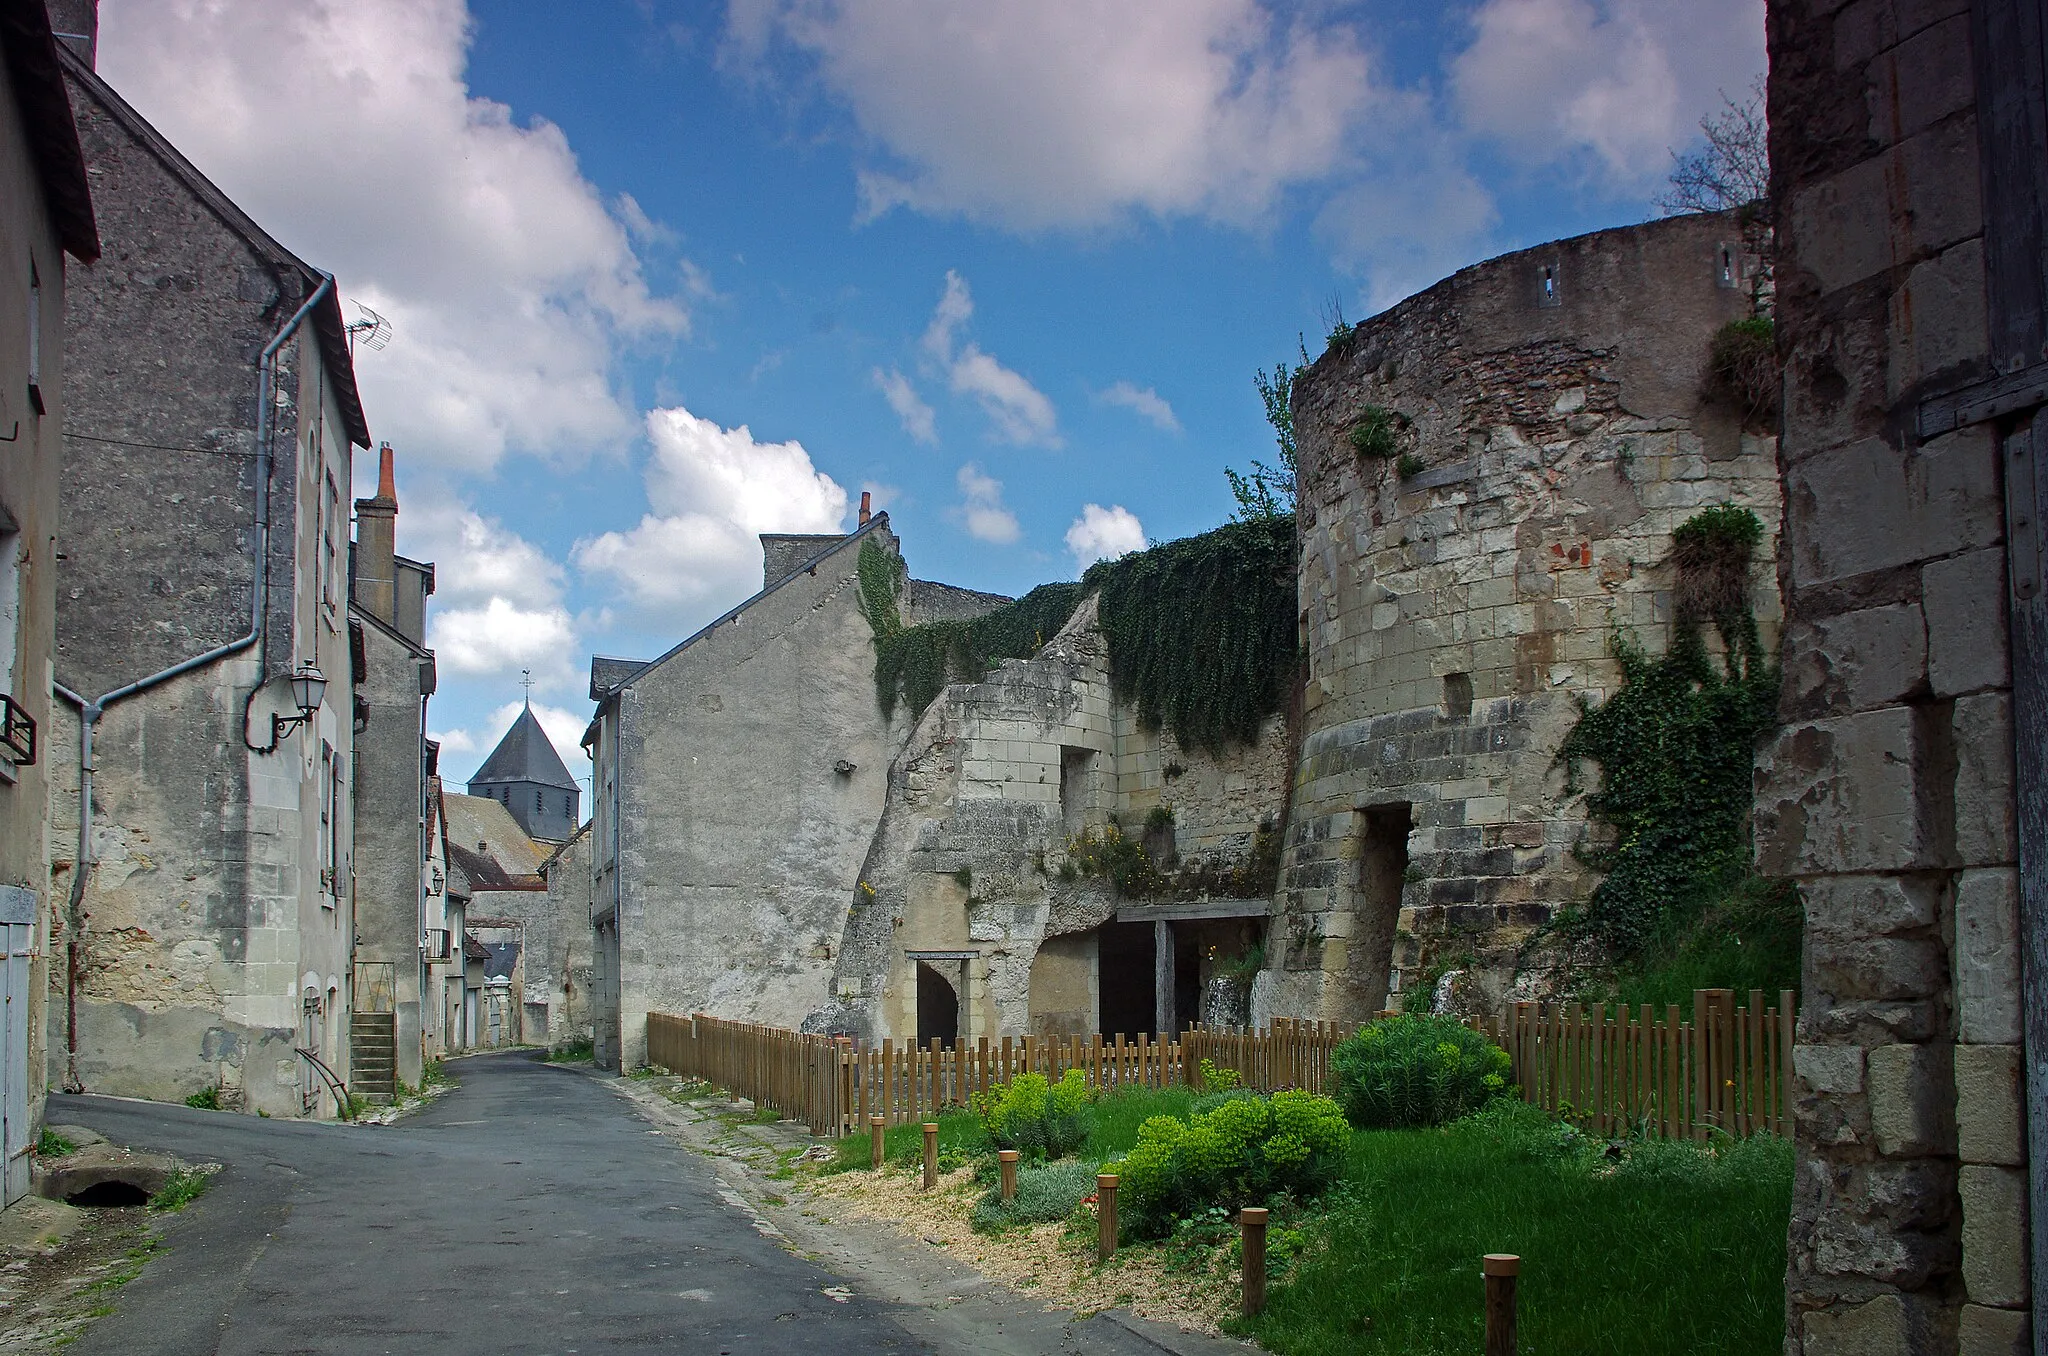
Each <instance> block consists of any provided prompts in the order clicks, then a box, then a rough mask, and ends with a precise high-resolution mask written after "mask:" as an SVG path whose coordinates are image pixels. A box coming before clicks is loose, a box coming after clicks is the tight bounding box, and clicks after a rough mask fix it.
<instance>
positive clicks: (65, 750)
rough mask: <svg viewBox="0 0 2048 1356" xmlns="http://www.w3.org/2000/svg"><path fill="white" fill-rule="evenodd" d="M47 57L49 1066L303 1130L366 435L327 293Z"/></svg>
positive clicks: (347, 885)
mask: <svg viewBox="0 0 2048 1356" xmlns="http://www.w3.org/2000/svg"><path fill="white" fill-rule="evenodd" d="M88 8H89V7H88ZM85 46H86V47H87V50H89V44H85ZM61 60H62V61H63V63H64V67H65V78H66V82H67V85H68V87H69V92H70V95H71V100H72V106H73V109H74V112H75V115H76V117H77V120H78V126H79V132H80V137H81V141H82V143H83V146H84V149H85V155H86V161H87V164H88V166H89V167H90V171H91V173H92V175H93V192H94V197H95V201H96V203H97V205H98V207H99V212H100V217H99V220H100V228H101V236H102V241H103V245H104V253H103V257H102V259H101V262H100V264H99V266H98V267H96V268H95V269H94V270H92V271H91V272H90V273H89V274H85V275H81V276H80V277H79V278H78V279H77V280H76V283H75V285H74V286H73V288H72V291H71V295H70V299H69V301H70V311H71V325H70V331H69V334H68V337H67V340H66V344H65V350H64V363H65V370H66V373H67V377H68V378H69V380H68V381H67V388H68V396H69V409H68V411H67V418H66V427H65V469H64V475H63V482H62V487H61V490H60V495H59V509H58V539H59V541H60V542H61V544H62V549H61V552H60V553H59V555H58V557H57V563H56V564H57V600H58V606H57V619H56V656H55V671H56V681H57V683H58V685H59V687H58V690H59V693H60V695H62V696H64V697H65V698H66V701H65V702H64V703H62V704H60V706H59V707H58V708H57V710H56V711H54V712H53V718H52V722H51V725H52V728H51V729H50V731H49V736H50V737H49V739H48V741H47V747H48V748H50V749H51V750H52V751H53V756H54V763H53V768H52V776H51V778H50V818H51V827H52V830H53V856H54V860H53V862H52V864H51V866H52V874H51V883H52V888H53V890H54V891H56V892H59V893H61V894H62V895H63V896H64V903H63V905H62V907H61V908H60V909H59V910H58V912H59V914H60V916H61V920H62V928H63V931H62V937H61V945H63V946H64V947H65V948H67V954H66V963H65V965H64V966H62V967H56V968H57V969H58V971H59V973H57V974H55V975H53V981H52V990H53V999H54V1001H55V1003H56V1005H57V1008H56V1010H57V1011H58V1012H59V1013H61V1014H62V1018H61V1021H60V1024H59V1028H58V1029H60V1030H62V1031H63V1032H64V1033H65V1037H64V1039H63V1040H62V1041H55V1042H52V1044H53V1047H54V1048H53V1049H52V1052H51V1058H50V1061H49V1063H50V1077H51V1079H52V1081H54V1082H58V1083H61V1084H63V1085H65V1086H68V1087H85V1088H89V1089H91V1090H93V1091H97V1092H108V1093H119V1094H126V1095H132V1096H140V1097H151V1098H159V1099H174V1100H175V1099H181V1098H184V1097H186V1096H188V1095H190V1094H192V1093H195V1092H199V1091H201V1090H202V1089H206V1088H217V1089H218V1090H219V1091H220V1095H221V1096H222V1098H223V1101H224V1102H225V1103H227V1104H229V1105H236V1106H240V1107H242V1108H243V1109H245V1110H248V1111H250V1112H256V1111H262V1112H265V1113H268V1114H270V1115H288V1116H300V1115H308V1114H328V1113H330V1112H331V1111H332V1110H333V1106H334V1100H333V1097H332V1095H331V1093H330V1092H329V1091H328V1083H327V1079H328V1077H329V1076H339V1077H341V1078H346V1077H347V1072H348V1060H349V1051H348V1032H349V1019H350V1012H351V1008H352V995H351V989H352V976H351V971H350V960H351V955H350V949H351V942H352V938H353V934H354V931H355V918H354V892H353V890H352V889H351V879H352V875H353V864H352V862H351V850H352V844H353V842H354V824H353V800H354V797H353V795H352V791H351V788H352V786H353V781H354V779H353V772H352V764H353V758H354V723H355V722H354V677H355V672H354V665H353V662H352V658H351V653H350V650H351V646H350V637H349V626H348V606H349V597H348V578H347V562H346V549H347V543H348V537H349V531H348V529H349V524H348V513H347V507H346V502H345V501H344V499H343V497H342V496H343V493H344V491H345V490H346V489H347V487H348V485H349V483H350V470H351V459H352V456H353V449H354V448H355V447H367V446H368V445H369V434H368V430H367V428H366V427H365V424H364V419H363V411H362V404H361V401H360V400H359V398H358V396H357V392H356V384H355V376H354V368H353V366H352V364H351V360H350V354H349V347H348V341H347V337H346V330H345V324H344V319H343V316H342V313H341V307H340V303H339V300H338V299H337V297H336V295H335V284H334V281H333V279H332V278H331V277H329V276H328V275H326V274H323V273H321V272H319V271H317V270H315V269H314V268H312V267H311V266H309V265H308V264H306V263H304V262H303V261H301V260H300V259H298V258H297V257H295V256H294V255H292V254H291V253H290V252H289V251H288V250H286V249H285V248H284V247H283V246H281V245H280V244H278V243H277V241H275V240H274V239H272V238H271V237H270V236H269V235H268V234H267V233H265V232H264V231H263V229H262V228H261V227H260V226H258V225H257V224H256V223H255V222H254V221H252V220H250V218H249V217H248V216H247V215H246V214H245V213H243V212H242V211H241V210H240V209H239V208H237V207H236V206H235V204H234V203H232V202H230V201H229V200H228V199H227V197H226V196H225V195H223V194H222V193H221V192H220V190H219V189H218V188H216V187H215V186H214V185H213V184H211V183H209V182H208V181H207V179H206V178H205V176H203V175H202V174H200V173H199V171H198V170H197V169H195V168H194V167H193V166H192V165H191V163H190V162H189V161H187V160H186V159H185V158H184V157H183V156H182V155H180V154H179V153H178V151H177V150H176V148H175V147H173V146H171V145H170V144H169V143H168V142H166V141H165V140H164V138H163V137H162V136H161V135H160V134H159V133H158V132H157V131H156V129H155V128H153V127H151V126H150V125H149V123H148V122H147V121H145V120H144V119H143V118H142V117H141V115H140V114H138V113H137V112H136V111H135V110H134V109H133V108H131V107H129V106H128V104H127V103H126V102H124V101H123V100H122V98H121V96H120V95H119V94H118V93H116V92H115V91H114V90H113V89H112V88H110V87H109V86H108V85H107V84H106V82H105V81H103V80H101V79H100V78H99V77H98V76H97V75H96V74H95V73H94V72H93V70H92V68H91V67H90V65H89V64H87V62H86V61H84V60H82V59H80V58H79V57H77V56H76V55H75V54H73V53H72V52H70V51H64V52H62V53H61ZM59 750H61V751H62V752H61V753H57V752H56V751H59ZM302 1051H303V1052H306V1053H304V1054H302V1053H300V1052H302ZM315 1061H317V1062H318V1063H317V1064H316V1062H315ZM322 1066H324V1067H325V1069H326V1070H327V1071H328V1072H326V1073H323V1072H322Z"/></svg>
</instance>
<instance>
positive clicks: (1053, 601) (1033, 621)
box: [859, 541, 1086, 716]
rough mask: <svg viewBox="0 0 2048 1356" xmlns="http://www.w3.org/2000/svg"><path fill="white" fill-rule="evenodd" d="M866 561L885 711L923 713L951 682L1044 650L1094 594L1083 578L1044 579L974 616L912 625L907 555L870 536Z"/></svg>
mask: <svg viewBox="0 0 2048 1356" xmlns="http://www.w3.org/2000/svg"><path fill="white" fill-rule="evenodd" d="M859 566H860V596H861V609H862V610H863V611H864V612H866V613H867V617H868V624H869V625H870V626H872V627H873V628H874V631H875V695H876V697H877V698H878V699H879V700H880V701H881V703H882V711H883V713H884V714H891V713H893V712H894V711H895V710H896V703H897V702H898V701H899V700H901V701H903V702H906V703H908V705H909V706H910V710H911V713H912V714H913V715H918V716H921V715H923V714H924V710H925V708H926V707H927V706H930V705H931V704H932V699H933V698H935V697H937V696H938V695H939V692H940V691H941V690H942V689H943V688H944V687H945V686H946V684H948V683H957V682H967V681H972V680H975V679H979V678H980V677H981V676H982V675H983V674H985V673H987V672H988V671H989V669H991V668H993V667H994V666H995V665H996V664H997V663H998V662H999V661H1001V660H1004V659H1022V658H1024V657H1025V656H1027V655H1031V654H1035V653H1037V652H1038V650H1039V649H1040V648H1041V647H1043V646H1044V644H1045V643H1046V642H1047V641H1048V640H1051V639H1052V638H1053V637H1054V636H1055V635H1057V634H1059V629H1060V628H1061V627H1062V626H1065V625H1066V624H1067V619H1068V618H1069V617H1071V616H1073V615H1074V609H1075V608H1076V607H1078V606H1080V604H1081V599H1082V598H1083V597H1084V596H1086V594H1085V591H1084V589H1083V587H1082V586H1081V585H1080V584H1041V585H1039V586H1038V587H1037V588H1035V589H1033V590H1031V592H1029V593H1027V594H1025V595H1024V596H1023V597H1022V598H1019V599H1017V600H1016V601H1015V602H1010V603H1004V604H1003V605H1002V606H1001V607H998V608H996V609H995V610H994V611H993V612H987V613H984V614H982V615H981V616H979V617H975V618H972V619H971V620H967V621H934V622H924V623H921V624H919V625H917V626H905V625H904V624H903V621H902V617H901V615H900V614H899V613H898V611H897V609H896V598H897V595H898V594H900V593H901V592H902V588H903V564H902V561H901V559H900V558H898V557H897V556H894V555H892V554H890V553H889V552H887V551H884V550H883V549H882V548H881V547H879V546H877V545H875V543H874V542H872V541H867V542H862V543H861V548H860V561H859Z"/></svg>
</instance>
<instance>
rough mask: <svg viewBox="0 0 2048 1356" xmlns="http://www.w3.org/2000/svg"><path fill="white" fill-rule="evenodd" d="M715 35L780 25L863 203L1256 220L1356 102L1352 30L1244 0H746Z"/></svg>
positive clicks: (1361, 63) (754, 40)
mask: <svg viewBox="0 0 2048 1356" xmlns="http://www.w3.org/2000/svg"><path fill="white" fill-rule="evenodd" d="M728 37H729V39H730V40H731V43H732V46H733V48H734V49H735V51H736V52H737V53H738V54H739V55H740V56H741V57H742V59H745V58H746V57H750V56H758V55H760V54H761V53H762V52H763V51H764V50H765V49H766V48H767V47H768V46H769V45H770V44H771V43H772V42H773V41H774V40H775V39H777V38H780V39H781V40H783V41H784V42H785V43H786V44H788V46H789V47H791V48H794V49H795V50H796V51H798V52H801V53H803V54H804V55H805V57H806V58H807V59H808V61H809V62H810V63H811V64H813V65H814V66H815V70H816V73H817V76H818V78H819V80H820V81H821V82H822V84H823V85H824V87H825V88H826V89H827V90H829V91H830V93H831V95H832V96H833V97H835V98H836V99H838V100H839V101H841V102H842V103H844V104H845V105H846V106H847V108H848V109H849V110H850V111H851V113H852V115H853V118H854V120H855V122H856V123H857V124H858V125H859V127H860V128H861V130H862V131H863V132H864V133H865V134H866V136H867V137H868V138H869V139H870V141H871V143H872V145H873V146H874V147H875V149H876V151H877V154H876V155H875V156H874V157H873V158H872V160H871V162H870V163H869V165H868V166H867V167H866V168H865V169H864V170H863V171H862V172H861V176H860V187H861V194H862V198H863V210H864V211H865V212H866V213H867V214H868V215H875V214H879V213H882V212H886V211H888V210H889V209H890V208H892V207H895V206H897V205H899V204H900V205H904V206H908V207H911V208H913V209H916V210H920V211H939V212H958V213H962V214H965V215H967V216H970V217H973V218H976V219H979V220H986V221H992V222H995V223H998V224H1001V225H1005V226H1009V227H1013V228H1018V229H1022V230H1027V231H1028V230H1036V229H1041V228H1045V227H1061V228H1068V227H1082V228H1087V227H1096V226H1102V225H1106V224H1112V223H1115V222H1117V221H1119V220H1121V219H1123V218H1125V217H1127V216H1128V215H1130V214H1131V213H1133V212H1145V213H1151V214H1154V215H1159V216H1169V215H1196V216H1205V217H1211V218H1216V219H1220V220H1225V221H1231V222H1246V221H1250V220H1254V219H1256V218H1258V217H1260V216H1261V215H1262V214H1264V213H1265V212H1266V210H1267V209H1268V208H1269V207H1270V206H1271V205H1272V204H1273V202H1274V201H1275V200H1276V199H1277V197H1278V196H1279V194H1280V193H1281V192H1282V191H1283V190H1284V189H1285V188H1286V187H1287V186H1288V185H1290V184H1293V183H1297V182H1301V181H1303V180H1308V179H1315V178H1319V177H1321V176H1322V175H1324V174H1326V173H1328V172H1329V171H1330V170H1331V169H1332V168H1333V167H1334V166H1335V165H1336V164H1338V163H1339V162H1340V161H1341V160H1342V158H1343V156H1344V154H1345V149H1346V148H1345V141H1346V134H1347V132H1348V131H1350V130H1351V128H1352V124H1353V122H1354V120H1355V118H1356V116H1357V114H1358V112H1359V111H1360V109H1361V108H1362V107H1363V106H1364V105H1365V104H1366V103H1367V102H1368V101H1369V99H1370V82H1369V79H1368V68H1367V62H1366V58H1365V56H1364V54H1363V53H1362V52H1361V51H1360V49H1359V47H1358V45H1357V43H1356V42H1355V40H1354V39H1353V38H1352V36H1351V34H1350V33H1349V31H1348V30H1345V29H1331V30H1326V31H1322V32H1317V31H1314V30H1312V29H1311V28H1309V27H1308V26H1307V25H1305V24H1285V23H1281V22H1278V21H1276V19H1275V18H1274V16H1273V15H1272V14H1271V13H1270V12H1269V11H1268V9H1267V8H1266V7H1265V6H1264V5H1262V4H1260V3H1258V0H1182V3H1177V4H1172V5H1158V4H1139V5H1132V4H1103V3H1099V2H1098V0H1034V3H1030V4H1018V3H1015V2H1014V0H894V2H893V3H888V4H864V3H852V2H851V0H747V2H746V3H736V4H734V5H733V6H732V7H731V18H730V21H729V27H728Z"/></svg>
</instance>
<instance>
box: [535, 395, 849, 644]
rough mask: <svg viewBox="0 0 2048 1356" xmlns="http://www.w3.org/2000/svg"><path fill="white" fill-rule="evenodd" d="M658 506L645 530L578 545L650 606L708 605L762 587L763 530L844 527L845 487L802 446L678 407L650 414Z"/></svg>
mask: <svg viewBox="0 0 2048 1356" xmlns="http://www.w3.org/2000/svg"><path fill="white" fill-rule="evenodd" d="M647 436H648V440H649V441H650V442H651V443H652V444H653V454H652V456H651V457H650V458H649V460H648V463H647V468H646V472H645V476H646V484H647V502H648V505H649V509H650V511H649V512H648V513H647V514H646V515H645V516H643V517H642V518H641V519H640V522H639V524H638V525H637V526H635V527H633V528H631V529H629V530H627V531H624V532H606V533H604V534H602V535H601V536H597V537H593V538H587V539H585V540H583V541H580V542H578V543H577V545H576V549H575V551H574V553H573V558H574V560H575V562H576V565H577V567H578V568H579V569H581V570H583V571H584V572H585V573H587V574H603V575H609V576H611V577H612V578H613V579H614V580H616V581H617V582H618V583H620V584H621V585H623V586H624V587H625V589H626V591H627V593H628V594H629V595H630V597H631V598H632V599H633V601H635V602H637V603H639V604H640V605H642V606H643V607H649V608H660V609H673V608H677V607H682V608H687V609H696V610H698V611H700V612H701V611H703V610H704V608H705V607H706V606H707V605H715V608H714V609H713V610H716V611H722V610H723V609H724V608H725V607H727V606H730V605H731V604H733V603H736V602H739V601H740V600H741V599H743V598H745V597H747V596H748V595H750V594H752V593H754V592H755V591H756V590H757V589H759V588H760V581H761V543H760V542H759V541H758V540H757V538H758V536H759V534H761V533H763V532H839V531H843V530H844V524H845V519H846V503H847V500H846V490H845V489H844V488H843V487H842V486H841V485H839V483H838V482H836V481H834V480H833V479H832V477H830V476H828V475H826V474H825V473H823V472H822V471H819V470H818V469H817V468H816V467H814V466H813V465H812V464H811V458H810V454H809V453H808V452H806V451H804V447H803V444H802V443H798V442H786V443H760V442H755V441H754V435H753V433H752V431H750V430H749V429H748V428H747V426H746V425H744V424H742V425H741V426H740V427H738V428H733V429H728V428H721V427H719V426H718V425H717V424H716V423H714V422H712V421H711V420H709V419H699V418H698V417H697V416H696V415H693V414H691V413H690V412H689V411H688V410H686V409H682V408H680V407H678V408H674V409H662V410H653V411H650V412H649V413H648V415H647Z"/></svg>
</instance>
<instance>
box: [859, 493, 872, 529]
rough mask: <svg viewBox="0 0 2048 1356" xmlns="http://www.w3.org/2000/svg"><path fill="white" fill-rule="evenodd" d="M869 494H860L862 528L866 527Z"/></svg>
mask: <svg viewBox="0 0 2048 1356" xmlns="http://www.w3.org/2000/svg"><path fill="white" fill-rule="evenodd" d="M869 494H870V492H869V491H867V490H862V491H861V492H860V525H861V526H862V527H866V526H867V525H868V517H869V514H868V503H869Z"/></svg>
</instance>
